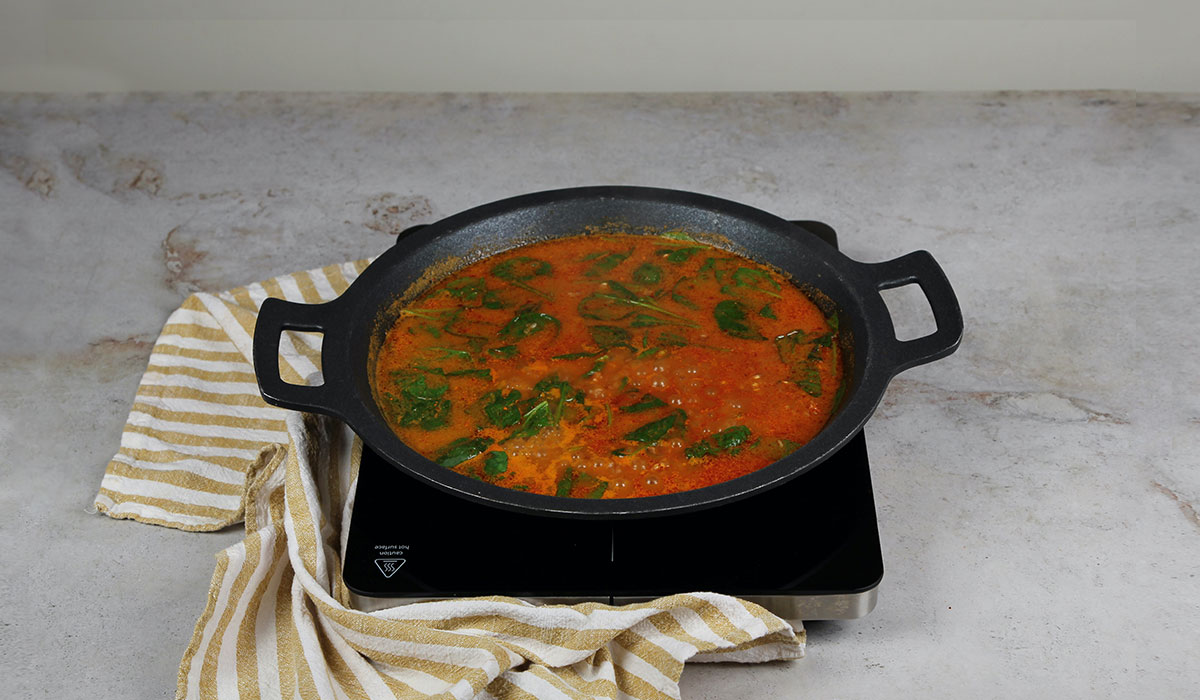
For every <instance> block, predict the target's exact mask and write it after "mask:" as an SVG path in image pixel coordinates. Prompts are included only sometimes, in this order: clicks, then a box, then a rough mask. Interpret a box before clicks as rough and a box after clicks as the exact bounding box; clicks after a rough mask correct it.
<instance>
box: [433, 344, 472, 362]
mask: <svg viewBox="0 0 1200 700" xmlns="http://www.w3.org/2000/svg"><path fill="white" fill-rule="evenodd" d="M425 349H426V350H431V351H436V352H438V353H440V354H439V355H438V358H437V359H439V360H448V359H450V358H454V359H456V360H465V361H467V362H470V361H471V353H469V352H467V351H466V350H459V349H458V348H443V347H438V346H436V345H435V346H430V347H428V348H425Z"/></svg>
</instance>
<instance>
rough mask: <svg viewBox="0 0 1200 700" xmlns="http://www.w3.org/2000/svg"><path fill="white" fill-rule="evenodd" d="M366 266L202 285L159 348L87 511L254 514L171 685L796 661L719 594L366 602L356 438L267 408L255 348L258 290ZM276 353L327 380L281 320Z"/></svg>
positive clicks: (364, 690) (203, 526) (555, 691)
mask: <svg viewBox="0 0 1200 700" xmlns="http://www.w3.org/2000/svg"><path fill="white" fill-rule="evenodd" d="M368 263H369V261H366V260H364V261H358V262H353V263H346V264H343V265H333V266H329V267H325V268H321V269H317V270H309V271H307V272H299V273H295V274H291V275H284V276H281V277H276V278H274V279H271V280H268V281H266V282H262V283H258V284H253V285H249V286H247V287H243V288H239V289H234V290H230V291H228V292H224V293H221V294H195V295H192V296H191V297H188V299H187V300H185V301H184V303H183V306H182V307H180V308H179V309H178V310H177V311H175V312H174V313H173V314H171V316H170V318H169V319H168V320H167V324H166V327H165V328H164V329H163V332H162V335H161V336H160V337H159V339H158V341H157V342H156V343H155V346H154V349H153V351H152V353H151V356H150V364H149V367H148V368H147V370H146V373H145V375H144V376H143V377H142V382H141V384H140V386H139V387H138V391H137V397H136V399H135V401H134V405H133V408H132V410H131V411H130V414H129V420H128V422H127V424H126V426H125V431H124V433H123V434H122V437H121V447H120V451H119V452H118V453H117V455H116V456H115V457H113V459H112V461H111V462H110V463H109V465H108V469H107V471H106V473H105V475H104V478H103V480H102V482H101V485H100V486H101V488H100V493H99V494H98V495H97V496H96V506H97V508H98V509H99V510H100V511H102V512H104V513H105V514H107V515H110V516H112V517H115V518H129V519H133V520H140V521H142V522H148V523H154V524H158V525H165V526H168V527H174V528H179V529H183V530H217V529H221V528H224V527H227V526H230V525H233V524H236V523H238V522H240V521H243V520H244V522H245V527H246V537H245V539H244V540H243V541H242V542H241V543H239V544H236V545H234V546H232V547H230V548H228V549H226V550H225V551H223V552H221V553H220V554H219V555H218V556H217V569H216V572H215V573H214V575H213V579H212V583H211V586H210V588H209V593H208V602H207V606H206V608H205V610H204V613H203V614H202V615H201V617H200V620H199V621H198V622H197V624H196V629H195V632H194V634H193V636H192V640H191V643H190V644H189V645H188V647H187V651H186V652H185V653H184V657H183V662H182V664H181V667H180V671H179V686H178V690H177V694H178V697H181V698H200V697H203V698H235V697H236V698H289V700H290V699H291V698H294V697H302V698H328V699H330V700H332V699H335V698H376V697H379V698H427V697H436V698H461V699H466V698H530V697H533V698H618V697H634V698H678V697H679V688H678V680H679V676H680V674H681V673H682V671H683V664H684V662H685V661H689V660H690V661H739V662H757V661H769V660H777V659H793V658H799V657H801V656H803V654H804V631H803V629H799V628H798V629H793V628H792V627H791V626H790V625H789V624H788V623H787V622H785V621H783V620H781V619H779V618H777V617H775V616H774V615H772V614H770V613H768V612H767V611H766V610H764V609H762V608H761V607H758V606H756V605H754V604H751V603H748V602H745V601H741V600H738V599H736V598H731V597H729V596H724V595H719V594H714V593H688V594H679V595H674V596H669V597H665V598H660V599H658V600H654V601H651V602H648V603H642V604H637V605H627V606H618V607H614V606H608V605H600V604H582V605H573V606H536V605H532V604H530V603H526V602H523V601H520V600H517V599H512V598H502V597H489V598H473V599H455V600H451V601H444V602H421V603H410V604H407V605H398V606H396V607H392V608H388V609H384V610H376V611H370V612H368V611H364V610H359V609H356V608H355V607H354V605H353V600H352V597H351V594H350V592H349V590H348V589H347V588H346V587H345V584H344V583H343V581H342V576H341V556H340V553H341V551H342V550H343V548H344V546H345V536H346V530H347V528H343V527H342V526H343V524H345V523H348V522H349V517H350V513H351V511H352V509H353V505H354V503H353V501H354V486H355V479H356V477H357V471H358V463H359V457H360V455H361V449H362V447H361V443H360V442H359V441H358V438H357V437H356V436H355V435H354V434H353V432H351V431H350V430H349V429H348V428H347V427H346V426H345V425H344V424H342V423H341V422H339V421H337V420H334V419H331V418H327V417H325V416H316V415H309V414H300V413H296V412H292V411H286V410H283V409H279V408H275V407H272V406H268V405H266V404H265V403H263V401H262V399H261V398H260V397H259V394H258V388H257V384H256V382H255V379H254V372H253V368H252V365H251V359H250V358H251V356H252V355H251V338H252V336H253V330H254V321H255V317H256V314H257V310H258V308H259V307H260V305H261V304H262V301H263V300H264V299H265V298H267V297H269V296H275V297H280V298H284V299H288V300H291V301H298V302H308V303H319V302H322V301H328V300H330V299H332V298H334V297H335V296H337V295H338V294H340V293H341V292H342V291H343V290H345V289H346V287H348V286H349V285H350V283H351V282H353V281H354V279H355V278H356V277H357V276H358V274H359V273H360V272H361V271H362V270H363V269H364V268H365V267H366V266H367V264H368ZM280 354H281V361H280V370H281V373H282V374H283V376H284V378H285V379H287V380H288V381H292V382H300V381H305V380H308V381H313V380H314V379H315V378H316V377H318V376H319V373H320V366H319V365H320V340H319V338H316V337H314V336H309V335H306V334H300V333H290V332H289V333H285V334H284V335H283V337H282V338H281V341H280Z"/></svg>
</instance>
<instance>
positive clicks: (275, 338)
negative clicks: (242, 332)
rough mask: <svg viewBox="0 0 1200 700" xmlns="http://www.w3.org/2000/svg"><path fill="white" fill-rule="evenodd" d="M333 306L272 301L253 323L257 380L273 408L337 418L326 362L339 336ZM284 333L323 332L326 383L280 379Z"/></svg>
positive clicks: (265, 398) (322, 355)
mask: <svg viewBox="0 0 1200 700" xmlns="http://www.w3.org/2000/svg"><path fill="white" fill-rule="evenodd" d="M332 305H333V304H332V303H326V304H297V303H294V302H290V301H284V300H283V299H275V298H269V299H266V300H264V301H263V304H262V308H260V309H259V311H258V320H257V321H256V322H255V324H254V374H255V376H256V377H257V378H258V389H259V391H260V392H261V393H262V397H263V400H264V401H266V402H267V403H269V404H271V405H273V406H279V407H281V408H290V409H292V410H294V411H308V412H316V413H327V414H330V415H337V411H336V410H335V408H334V406H333V400H332V397H333V392H331V391H330V384H329V372H328V371H327V369H328V368H329V366H330V363H328V362H325V358H326V357H327V356H328V354H329V353H328V349H329V344H330V343H331V342H335V338H337V337H338V333H337V332H336V331H335V330H334V321H333V319H336V318H337V314H336V313H335V312H334V310H333V309H331V308H329V307H331V306H332ZM283 331H313V332H319V333H324V334H325V338H324V340H323V341H322V343H321V360H322V361H321V365H322V369H323V370H326V371H325V372H324V376H325V383H324V384H321V385H318V386H308V385H300V384H290V383H288V382H285V381H284V380H283V378H282V377H281V376H279V340H280V336H281V335H282V334H283Z"/></svg>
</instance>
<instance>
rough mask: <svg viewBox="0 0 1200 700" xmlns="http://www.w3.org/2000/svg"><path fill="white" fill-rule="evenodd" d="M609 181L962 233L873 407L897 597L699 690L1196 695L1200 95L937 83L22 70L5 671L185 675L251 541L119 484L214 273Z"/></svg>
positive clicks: (866, 233) (2, 624)
mask: <svg viewBox="0 0 1200 700" xmlns="http://www.w3.org/2000/svg"><path fill="white" fill-rule="evenodd" d="M603 183H627V184H643V185H654V186H661V187H674V188H680V189H688V190H697V191H701V192H706V193H710V194H714V195H718V196H722V197H726V198H730V199H735V200H739V201H742V202H745V203H747V204H751V205H754V206H758V207H761V208H763V209H766V210H768V211H771V212H774V213H777V214H780V215H783V216H785V217H789V218H813V219H820V220H824V221H826V222H828V223H830V224H832V225H833V226H834V227H835V228H837V229H838V231H839V232H840V234H841V236H842V243H843V250H844V251H845V252H846V253H847V254H848V255H849V256H850V257H853V258H856V259H859V260H864V261H878V260H883V259H888V258H892V257H895V256H898V255H900V254H903V253H906V252H908V251H911V250H915V249H927V250H929V251H931V252H932V253H933V254H934V256H935V257H936V258H937V259H938V260H939V261H940V263H941V264H942V266H943V267H944V268H945V270H946V273H947V275H948V276H949V278H950V280H951V282H952V283H953V284H954V286H955V288H956V290H957V292H958V296H959V299H960V302H961V304H962V307H963V312H964V315H965V319H966V329H967V330H966V336H965V339H964V341H963V344H962V347H961V349H960V350H959V352H958V353H957V354H955V355H953V356H951V357H950V358H948V359H946V360H944V361H941V362H937V363H935V364H933V365H929V366H925V367H920V368H917V369H914V370H911V371H909V372H906V373H904V374H903V375H901V376H900V377H899V378H897V380H895V381H894V382H893V384H892V386H891V388H890V389H889V391H888V393H887V395H886V397H885V399H884V402H883V404H882V405H881V407H880V409H879V411H878V412H877V413H876V415H875V417H874V418H873V419H872V420H871V422H870V423H869V424H868V429H867V436H868V441H869V448H870V451H871V455H872V460H873V470H874V471H873V473H874V480H875V489H876V493H875V497H876V502H877V507H878V511H879V522H880V529H881V536H882V546H883V554H884V560H885V565H886V569H887V573H886V575H885V577H884V580H883V583H882V585H881V587H880V591H879V604H878V607H877V608H876V609H875V611H874V612H872V613H871V614H870V615H869V616H867V617H865V618H863V619H861V620H855V621H847V622H837V623H829V622H825V623H812V624H810V625H809V627H808V629H809V653H808V656H807V658H805V659H803V660H801V661H796V662H787V663H777V664H769V665H763V666H744V667H743V666H735V665H711V666H699V665H694V666H689V667H688V668H687V670H686V671H685V672H684V675H683V683H682V687H683V696H684V697H685V698H697V699H699V698H731V697H779V698H793V697H864V698H871V697H880V696H884V695H885V694H886V695H891V694H893V693H895V692H896V691H901V692H906V693H907V694H913V695H916V696H920V697H1031V696H1036V697H1104V696H1113V695H1116V694H1118V693H1122V692H1134V693H1136V694H1137V696H1138V697H1184V696H1187V695H1190V694H1194V693H1195V689H1196V688H1197V687H1200V664H1198V663H1196V659H1197V658H1200V642H1198V641H1197V632H1196V630H1197V629H1200V595H1198V594H1200V580H1198V579H1197V573H1198V572H1200V515H1198V514H1197V508H1198V507H1200V506H1198V504H1200V469H1197V459H1198V458H1197V455H1198V453H1200V355H1198V354H1197V353H1196V350H1195V348H1196V347H1197V345H1200V324H1198V323H1197V320H1198V319H1197V316H1198V314H1197V312H1196V310H1195V302H1194V300H1195V298H1196V280H1198V279H1200V220H1198V218H1197V201H1198V199H1197V194H1200V97H1197V96H1191V95H1158V96H1154V95H1134V94H1128V93H1066V94H1020V93H1017V94H1011V93H1010V94H954V95H936V94H919V93H918V94H856V95H831V94H813V95H754V94H745V95H689V96H660V95H592V96H586V95H578V96H521V95H517V96H505V95H490V96H478V95H473V96H460V95H436V96H417V95H409V96H395V95H369V96H354V95H345V96H334V95H270V94H244V95H172V96H145V95H134V96H87V97H67V96H24V95H7V96H0V249H2V251H3V252H2V261H3V262H2V263H0V265H2V267H0V318H2V319H3V333H0V386H3V396H4V400H3V401H2V402H0V454H3V455H4V460H3V464H2V466H0V482H2V487H0V508H2V510H3V513H4V517H3V520H2V521H0V562H2V566H3V575H2V576H0V600H3V601H4V605H5V612H4V614H3V615H0V677H2V678H4V679H5V681H4V685H5V687H6V693H5V694H8V693H11V696H12V697H52V698H60V699H61V698H92V697H126V698H138V697H146V698H154V697H167V696H170V695H171V694H172V693H173V692H174V686H175V675H176V671H177V666H178V662H179V659H180V656H181V654H182V652H183V650H184V647H185V646H186V644H187V641H188V639H189V637H190V635H191V632H192V627H193V624H194V622H195V620H196V617H197V616H198V615H199V613H200V611H201V609H202V607H203V605H204V601H205V593H206V589H207V586H208V580H209V577H210V576H211V573H212V569H213V563H214V560H213V558H212V555H213V554H214V553H216V552H217V551H218V550H220V549H221V548H223V547H225V546H227V545H228V544H230V543H232V542H234V541H236V540H237V539H239V536H240V533H239V532H238V531H236V530H232V531H227V532H222V533H216V534H189V533H183V532H176V531H172V530H167V529H164V528H160V527H153V526H149V525H142V524H137V523H131V522H122V521H114V520H110V519H108V518H105V517H102V516H99V515H95V514H92V513H90V512H89V511H90V505H91V500H92V496H93V495H94V493H95V491H96V488H97V486H98V484H99V480H100V476H101V474H102V472H103V469H104V464H105V463H106V461H107V459H108V457H109V456H110V455H111V454H112V453H113V451H114V450H115V449H116V446H117V441H118V438H119V433H120V430H121V426H122V423H123V421H124V418H125V414H126V411H127V408H128V406H129V403H130V402H131V400H132V397H133V392H134V389H135V387H136V385H137V382H138V378H139V376H140V373H141V371H142V369H143V368H144V365H145V362H146V359H147V357H148V355H149V351H150V346H151V344H152V342H153V340H154V338H155V336H156V335H157V333H158V330H159V328H160V327H161V325H162V323H163V321H164V320H165V318H166V316H167V314H168V313H169V312H170V311H171V310H172V309H173V308H175V307H176V306H177V305H178V304H179V302H180V301H181V300H182V298H183V297H184V296H185V295H186V294H188V293H189V292H191V291H194V290H200V289H203V290H209V291H215V290H220V289H224V288H227V287H232V286H235V285H240V284H244V283H247V282H250V281H254V280H258V279H261V278H265V277H269V276H272V275H275V274H279V273H283V272H289V271H292V270H295V269H301V268H308V267H313V266H316V265H320V264H324V263H329V262H334V261H341V260H346V259H352V258H359V257H363V256H367V255H372V254H375V253H377V252H380V251H381V250H383V249H384V248H385V247H386V246H387V245H389V243H390V242H391V240H392V237H393V236H394V235H395V234H396V233H397V232H398V231H399V230H401V229H403V228H404V227H406V226H408V225H410V224H413V223H418V222H428V221H433V220H436V219H438V218H440V217H442V216H445V215H448V214H451V213H454V212H456V211H459V210H461V209H464V208H467V207H470V206H473V205H476V204H480V203H483V202H487V201H490V200H494V199H498V198H501V197H504V196H508V195H513V194H518V193H523V192H530V191H535V190H541V189H548V188H555V187H563V186H571V185H585V184H603ZM889 301H892V302H893V312H894V315H895V316H896V319H897V322H898V324H899V325H900V326H901V327H915V328H916V329H917V332H919V331H920V330H921V328H922V327H924V326H923V324H925V323H927V322H928V321H927V319H926V317H927V314H928V312H927V311H926V310H925V309H922V308H921V302H919V301H918V300H914V298H913V295H900V296H898V297H896V298H890V299H889ZM805 525H806V524H805V519H804V514H803V513H797V520H796V526H797V527H796V531H795V532H794V533H793V535H792V539H791V540H790V541H789V540H788V539H786V538H781V540H780V556H783V557H786V556H787V555H788V551H789V548H792V547H798V546H803V540H804V538H805V536H806V527H805ZM697 586H698V587H702V586H703V584H702V582H697Z"/></svg>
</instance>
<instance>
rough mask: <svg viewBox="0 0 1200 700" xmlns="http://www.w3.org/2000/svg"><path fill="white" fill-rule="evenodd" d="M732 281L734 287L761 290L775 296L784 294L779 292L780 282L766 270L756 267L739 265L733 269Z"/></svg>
mask: <svg viewBox="0 0 1200 700" xmlns="http://www.w3.org/2000/svg"><path fill="white" fill-rule="evenodd" d="M732 281H733V286H734V287H740V288H742V289H747V290H752V291H755V292H761V293H763V294H766V295H769V296H773V297H780V296H782V295H780V294H779V290H780V286H779V283H778V282H776V281H775V280H774V278H772V277H771V275H770V273H768V272H767V271H766V270H760V269H758V268H754V267H739V268H737V269H736V270H734V271H733V274H732Z"/></svg>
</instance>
